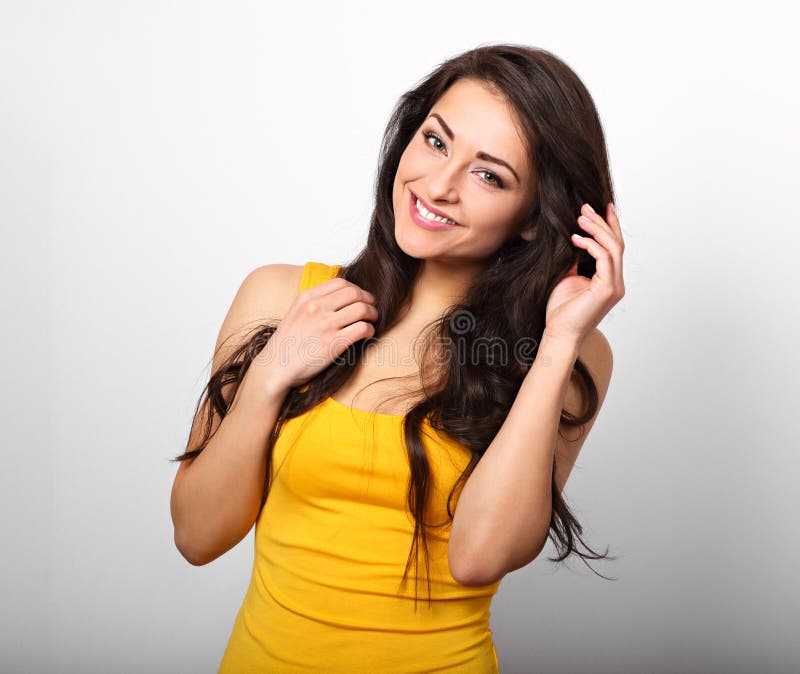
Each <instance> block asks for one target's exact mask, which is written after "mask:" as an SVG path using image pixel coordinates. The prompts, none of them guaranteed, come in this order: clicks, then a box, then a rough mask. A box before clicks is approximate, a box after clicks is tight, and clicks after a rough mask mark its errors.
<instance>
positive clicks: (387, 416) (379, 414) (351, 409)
mask: <svg viewBox="0 0 800 674" xmlns="http://www.w3.org/2000/svg"><path fill="white" fill-rule="evenodd" d="M326 402H330V403H333V405H334V406H335V407H338V408H339V409H341V410H342V411H343V412H350V413H351V414H358V415H360V416H364V417H383V418H385V419H392V420H397V419H404V418H405V414H385V413H383V412H371V411H369V410H361V409H359V408H357V407H350V405H345V404H344V403H342V402H339V401H338V400H336V398H334V397H333V396H328V397H327V399H326Z"/></svg>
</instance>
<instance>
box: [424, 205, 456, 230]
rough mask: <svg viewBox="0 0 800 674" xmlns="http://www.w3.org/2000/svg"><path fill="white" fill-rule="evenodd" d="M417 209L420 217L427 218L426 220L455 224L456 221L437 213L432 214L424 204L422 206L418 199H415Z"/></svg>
mask: <svg viewBox="0 0 800 674" xmlns="http://www.w3.org/2000/svg"><path fill="white" fill-rule="evenodd" d="M417 210H418V211H419V212H420V213H421V214H422V217H424V218H427V219H428V220H436V222H444V223H446V224H448V225H457V224H458V223H457V222H455V221H454V220H451V219H450V218H443V217H441V216H438V215H434V214H433V213H431V212H430V211H429V210H428V209H427V208H425V206H423V205H422V204H421V203H420V201H419V199H417Z"/></svg>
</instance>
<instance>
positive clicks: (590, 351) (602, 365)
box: [578, 328, 614, 386]
mask: <svg viewBox="0 0 800 674" xmlns="http://www.w3.org/2000/svg"><path fill="white" fill-rule="evenodd" d="M578 358H580V359H581V360H582V361H583V363H584V365H586V367H587V368H588V369H589V371H590V372H591V373H592V377H595V378H597V379H599V380H600V381H599V382H598V386H599V385H600V383H605V385H606V386H607V385H608V382H609V380H610V379H611V371H612V370H613V369H614V353H613V352H612V350H611V344H609V342H608V339H607V338H606V336H605V335H604V334H603V333H602V332H600V330H598V329H597V328H595V329H594V331H593V332H592V333H591V334H589V335H588V336H587V337H586V338H585V339H584V340H583V344H581V348H580V350H579V351H578Z"/></svg>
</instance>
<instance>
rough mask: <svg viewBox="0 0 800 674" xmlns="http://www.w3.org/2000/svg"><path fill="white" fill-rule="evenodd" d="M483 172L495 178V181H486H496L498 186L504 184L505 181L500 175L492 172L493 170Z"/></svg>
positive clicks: (482, 171)
mask: <svg viewBox="0 0 800 674" xmlns="http://www.w3.org/2000/svg"><path fill="white" fill-rule="evenodd" d="M481 173H485V174H487V175H490V176H492V178H494V180H493V181H492V180H487V181H486V182H494V183H495V184H496V185H497V186H498V187H502V186H503V181H502V180H500V178H499V177H498V176H496V175H495V174H494V173H492V172H491V171H484V170H481Z"/></svg>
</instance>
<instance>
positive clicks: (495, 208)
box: [392, 79, 535, 318]
mask: <svg viewBox="0 0 800 674" xmlns="http://www.w3.org/2000/svg"><path fill="white" fill-rule="evenodd" d="M430 114H431V115H433V114H438V115H441V117H442V118H443V119H444V121H445V123H446V124H447V126H448V127H449V128H450V129H451V131H452V132H453V133H454V135H455V140H451V139H450V138H449V137H448V135H447V134H446V132H445V130H444V128H443V127H442V125H441V123H440V122H439V120H438V119H436V118H435V117H432V116H429V117H428V118H427V119H426V120H425V122H424V123H423V124H422V126H421V127H420V128H419V129H418V130H417V132H416V133H415V135H414V137H413V138H412V139H411V141H410V142H409V144H408V146H407V147H406V149H405V151H404V152H403V155H402V156H401V158H400V164H399V166H398V168H397V173H396V175H395V181H394V188H393V192H392V200H393V204H394V213H395V239H396V241H397V244H398V246H399V247H400V248H401V249H402V250H403V251H404V252H405V253H407V254H408V255H409V256H411V257H414V258H417V259H420V260H422V261H423V265H422V270H421V272H420V274H419V276H418V277H417V280H416V283H415V286H414V288H413V289H412V302H411V306H412V309H411V312H412V314H413V315H419V316H424V317H427V318H433V317H435V316H437V315H440V314H441V313H442V312H443V310H444V309H445V308H446V307H447V306H448V305H450V304H451V303H452V302H454V301H455V300H456V299H458V298H459V297H462V296H463V295H464V293H465V292H466V289H467V288H468V287H469V284H470V282H471V279H472V278H474V276H475V275H476V274H477V273H478V272H479V271H480V270H481V269H482V268H483V267H484V266H485V265H486V263H487V261H488V260H490V259H493V257H494V255H495V254H496V253H497V251H498V250H499V249H500V247H501V246H502V245H503V244H504V243H505V242H506V241H508V240H509V239H511V238H513V237H514V236H516V235H517V234H521V235H522V236H524V237H525V238H527V239H530V237H531V234H532V232H531V231H530V230H525V231H521V227H522V226H523V225H524V224H525V223H522V218H523V217H524V215H525V213H526V211H527V208H528V206H529V205H530V203H531V201H532V199H533V197H534V195H535V180H534V178H533V176H532V170H533V169H532V167H531V166H530V160H529V157H528V152H527V149H526V143H525V140H524V137H523V136H522V134H521V132H520V131H519V124H518V122H517V118H516V115H515V113H514V110H513V108H512V107H511V106H510V105H509V104H508V103H506V102H505V101H504V100H503V99H502V98H500V97H499V96H498V95H497V94H496V93H494V92H492V91H491V90H490V89H489V88H488V87H487V86H486V85H485V84H483V83H481V82H477V81H474V80H466V79H462V80H458V81H456V82H455V83H454V84H453V85H452V86H451V87H450V88H449V89H448V90H447V91H446V92H445V93H444V95H443V96H441V97H440V99H439V100H438V101H437V102H436V103H435V104H434V105H433V107H432V108H431V111H430ZM426 133H433V134H435V136H436V137H427V138H426V137H425V136H424V135H423V134H426ZM480 151H484V152H487V153H489V154H490V155H493V156H494V157H498V158H500V159H503V160H505V161H506V162H508V163H509V164H510V165H511V166H512V167H513V168H514V170H515V172H516V173H517V175H518V177H519V180H517V178H515V177H514V174H513V173H512V172H511V171H510V170H508V169H507V168H505V167H504V166H501V165H499V164H495V163H493V162H490V161H487V160H485V159H477V158H476V156H475V155H476V153H477V152H480ZM498 182H499V183H501V185H498ZM411 191H413V192H414V193H415V194H417V195H419V196H420V197H422V198H423V199H424V200H425V201H427V202H428V203H429V204H430V205H431V206H434V207H435V208H437V209H439V210H440V211H443V212H444V213H446V214H447V215H448V217H450V218H451V219H452V220H455V221H456V222H457V223H459V225H460V226H459V227H456V228H452V229H448V230H445V231H441V232H431V231H428V230H425V229H423V228H422V227H420V226H419V225H417V224H416V223H414V221H413V220H412V219H411V215H410V213H409V205H408V204H409V199H410V198H411Z"/></svg>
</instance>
